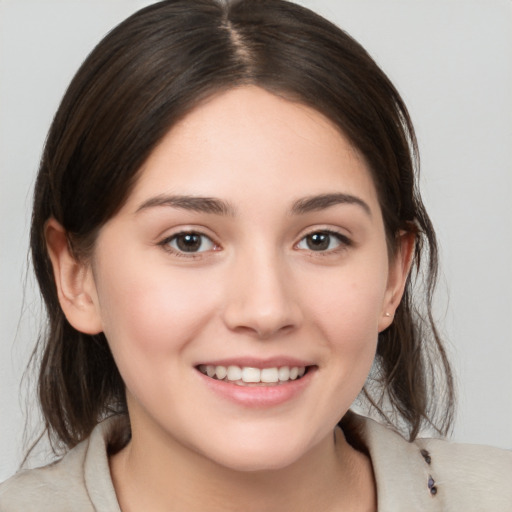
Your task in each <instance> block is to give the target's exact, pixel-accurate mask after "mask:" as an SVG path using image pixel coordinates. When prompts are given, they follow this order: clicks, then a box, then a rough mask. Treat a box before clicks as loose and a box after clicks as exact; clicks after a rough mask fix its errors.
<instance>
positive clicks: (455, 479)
mask: <svg viewBox="0 0 512 512" xmlns="http://www.w3.org/2000/svg"><path fill="white" fill-rule="evenodd" d="M355 424H356V425H357V429H358V433H359V435H360V437H361V440H362V443H363V444H364V445H365V446H366V448H367V450H368V452H369V455H370V458H371V460H372V465H373V469H374V473H375V479H376V482H377V493H378V499H379V512H388V511H390V512H400V511H402V510H403V511H404V512H405V511H408V512H409V511H410V510H415V511H423V510H425V511H427V510H428V511H435V510H439V511H441V510H442V511H444V512H447V511H448V512H452V511H453V512H459V511H461V510H464V512H512V452H510V451H507V450H501V449H498V448H492V447H488V446H476V445H467V444H458V443H452V442H450V441H447V440H441V439H417V440H416V441H414V442H412V443H411V442H408V441H406V440H405V439H404V438H403V437H402V436H400V435H399V434H398V433H396V432H394V431H393V430H391V429H390V428H387V427H385V426H383V425H381V424H379V423H377V422H375V421H372V420H370V419H368V418H362V417H356V420H355Z"/></svg>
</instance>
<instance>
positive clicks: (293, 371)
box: [198, 365, 308, 386]
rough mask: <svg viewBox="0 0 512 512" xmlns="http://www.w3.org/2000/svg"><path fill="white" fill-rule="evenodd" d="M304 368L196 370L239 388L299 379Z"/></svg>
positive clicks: (207, 366) (303, 372)
mask: <svg viewBox="0 0 512 512" xmlns="http://www.w3.org/2000/svg"><path fill="white" fill-rule="evenodd" d="M307 369H308V367H306V366H280V367H277V366H275V367H272V368H261V369H260V368H254V367H251V366H236V365H230V366H221V365H217V366H214V365H199V366H198V370H199V371H200V372H201V373H202V374H203V375H206V376H208V377H210V378H211V379H214V380H218V381H224V382H230V383H232V384H237V385H239V386H268V385H279V384H283V383H286V382H289V381H294V380H297V379H300V378H301V377H303V376H304V374H305V373H306V372H307Z"/></svg>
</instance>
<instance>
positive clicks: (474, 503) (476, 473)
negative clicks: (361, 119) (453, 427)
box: [414, 439, 512, 512]
mask: <svg viewBox="0 0 512 512" xmlns="http://www.w3.org/2000/svg"><path fill="white" fill-rule="evenodd" d="M414 444H415V445H416V446H418V447H419V448H420V449H421V453H422V454H423V455H424V457H425V458H426V459H427V460H430V467H431V472H432V478H433V480H434V481H435V480H436V478H437V482H438V484H437V482H436V483H435V484H434V485H436V486H437V487H436V488H439V489H441V488H442V487H446V489H447V490H449V491H450V492H447V493H446V496H445V497H444V499H443V501H444V503H445V504H446V506H447V507H451V508H447V509H448V510H456V507H460V509H461V510H467V511H470V510H475V511H480V510H481V511H485V512H492V511H500V512H506V511H507V512H510V511H512V452H510V451H507V450H500V449H499V448H493V447H490V446H479V445H469V444H458V443H452V442H449V441H445V440H441V439H419V440H417V441H416V442H415V443H414Z"/></svg>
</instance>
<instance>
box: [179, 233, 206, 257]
mask: <svg viewBox="0 0 512 512" xmlns="http://www.w3.org/2000/svg"><path fill="white" fill-rule="evenodd" d="M176 245H177V246H178V247H179V249H180V251H184V252H194V251H197V250H198V249H199V248H200V247H201V236H200V235H196V234H194V233H189V234H187V235H180V236H179V237H178V239H177V240H176Z"/></svg>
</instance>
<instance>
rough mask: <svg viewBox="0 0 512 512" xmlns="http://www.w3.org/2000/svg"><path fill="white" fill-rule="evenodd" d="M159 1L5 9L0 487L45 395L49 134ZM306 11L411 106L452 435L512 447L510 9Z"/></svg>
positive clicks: (490, 2) (0, 85) (20, 0)
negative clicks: (125, 25)
mask: <svg viewBox="0 0 512 512" xmlns="http://www.w3.org/2000/svg"><path fill="white" fill-rule="evenodd" d="M149 3H151V2H147V1H136V0H97V1H93V0H60V1H59V0H44V1H41V0H3V1H0V333H1V342H0V481H1V480H3V479H5V478H7V477H8V476H9V475H10V474H12V473H13V472H14V471H15V469H16V467H17V465H18V464H19V462H20V457H21V454H22V453H23V428H24V417H23V412H22V411H23V409H24V408H25V409H26V408H27V406H26V403H27V401H28V404H29V405H28V409H33V406H32V407H31V406H30V403H31V402H30V401H31V400H33V395H34V391H33V388H31V387H28V388H25V389H26V391H25V392H24V393H22V394H20V391H19V390H20V378H21V376H22V373H23V370H24V368H25V365H26V362H27V357H28V354H29V353H30V351H31V348H32V346H33V344H34V341H35V339H36V336H37V330H38V322H39V320H38V318H39V314H40V306H39V303H38V300H37V298H36V297H37V293H36V292H35V291H34V285H33V279H32V277H31V275H30V272H27V261H26V253H27V229H28V225H29V209H30V202H31V201H30V196H31V187H32V185H33V181H34V176H35V172H36V169H37V165H38V159H39V155H40V151H41V148H42V144H43V142H44V138H45V135H46V131H47V129H48V126H49V124H50V122H51V118H52V116H53V113H54V112H55V110H56V108H57V105H58V102H59V100H60V98H61V96H62V94H63V92H64V90H65V87H66V86H67V84H68V82H69V80H70V79H71V77H72V75H73V73H74V72H75V71H76V69H77V68H78V66H79V64H80V63H81V61H82V60H83V59H84V57H85V56H86V54H87V53H88V52H89V51H90V50H91V49H92V47H93V46H94V44H96V43H97V42H98V41H99V39H100V38H101V37H102V36H103V35H104V34H105V33H106V32H107V31H108V30H109V29H110V28H112V27H113V26H114V25H115V24H117V23H118V22H119V21H121V20H122V19H123V18H124V17H126V16H127V15H128V14H131V13H132V12H133V11H135V10H136V9H138V8H139V7H142V6H143V5H147V4H149ZM302 3H303V4H305V5H307V6H309V7H311V8H313V9H314V10H317V11H318V12H320V13H321V14H324V15H325V16H326V17H328V18H329V19H331V20H333V21H335V22H336V23H337V24H338V25H340V26H341V27H342V28H344V29H345V30H347V31H348V32H349V33H350V34H352V35H353V36H354V37H355V38H356V39H358V40H359V41H360V42H361V43H362V44H363V45H364V46H365V47H366V48H367V49H368V50H369V52H370V53H371V54H372V55H373V56H374V58H375V59H376V60H377V62H378V63H379V64H380V65H381V66H382V67H383V69H384V70H385V71H386V72H387V73H388V75H389V76H390V78H391V79H392V80H393V81H394V83H395V84H396V85H397V87H398V89H399V91H400V92H401V94H402V95H403V97H404V99H405V101H406V103H407V104H408V106H409V108H410V112H411V115H412V118H413V121H414V122H415V125H416V128H417V132H418V138H419V142H420V150H421V155H422V190H423V194H424V200H425V203H426V205H427V208H428V209H429V211H430V213H431V216H432V219H433V221H434V225H435V226H436V227H437V230H438V235H439V241H440V245H441V256H442V279H441V286H440V288H439V293H438V298H437V302H436V312H437V315H438V317H439V318H440V319H441V327H442V332H443V333H444V334H445V335H446V336H447V338H448V339H449V345H448V349H449V352H450V354H451V356H452V360H453V363H454V366H455V370H456V373H457V376H458V383H459V395H460V403H459V415H458V421H457V424H456V428H455V431H454V438H455V439H456V440H458V441H464V442H473V443H485V444H493V445H497V446H501V447H505V448H512V398H511V397H512V213H511V206H510V204H511V199H512V197H511V196H512V172H511V171H512V169H511V163H512V92H511V91H512V3H511V2H510V0H460V1H459V0H415V1H411V0H336V1H335V0H316V1H314V0H311V1H306V0H304V1H303V2H302ZM25 281H26V282H25ZM32 379H33V378H32ZM28 382H29V383H30V379H29V381H28Z"/></svg>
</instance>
